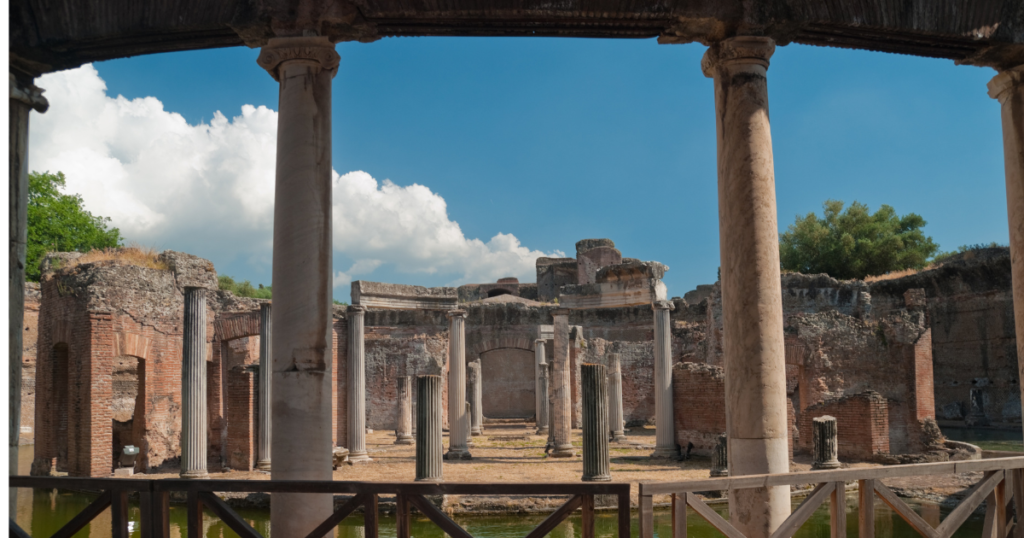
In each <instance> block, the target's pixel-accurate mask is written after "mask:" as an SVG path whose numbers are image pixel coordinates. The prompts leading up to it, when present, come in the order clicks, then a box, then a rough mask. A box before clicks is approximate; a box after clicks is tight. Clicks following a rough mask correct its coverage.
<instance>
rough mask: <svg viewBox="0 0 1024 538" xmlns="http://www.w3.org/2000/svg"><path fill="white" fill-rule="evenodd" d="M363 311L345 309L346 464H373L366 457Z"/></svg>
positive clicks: (351, 308) (359, 309) (351, 307)
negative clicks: (346, 376)
mask: <svg viewBox="0 0 1024 538" xmlns="http://www.w3.org/2000/svg"><path fill="white" fill-rule="evenodd" d="M365 317H366V309H365V308H363V307H362V306H358V305H352V306H350V307H348V461H350V462H352V463H366V462H368V461H373V460H371V459H370V456H368V455H367V453H366V347H365V343H364V340H363V339H364V330H363V329H364V328H363V324H364V320H365Z"/></svg>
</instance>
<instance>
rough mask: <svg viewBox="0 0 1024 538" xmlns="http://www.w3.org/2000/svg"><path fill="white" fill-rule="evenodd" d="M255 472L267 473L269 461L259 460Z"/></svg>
mask: <svg viewBox="0 0 1024 538" xmlns="http://www.w3.org/2000/svg"><path fill="white" fill-rule="evenodd" d="M256 470H257V471H269V470H270V460H261V461H258V462H256Z"/></svg>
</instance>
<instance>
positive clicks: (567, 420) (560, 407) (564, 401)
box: [548, 308, 576, 458]
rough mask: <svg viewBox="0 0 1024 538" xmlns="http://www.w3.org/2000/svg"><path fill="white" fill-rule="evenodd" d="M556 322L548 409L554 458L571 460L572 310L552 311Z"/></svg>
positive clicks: (560, 309)
mask: <svg viewBox="0 0 1024 538" xmlns="http://www.w3.org/2000/svg"><path fill="white" fill-rule="evenodd" d="M551 316H552V317H553V318H554V320H555V349H554V354H553V355H554V356H553V357H552V358H551V363H552V368H551V381H550V382H551V387H550V390H551V407H550V409H548V412H549V415H548V419H549V424H550V432H551V438H552V445H553V446H552V449H551V452H549V453H548V454H549V455H550V456H551V457H553V458H571V457H573V456H575V455H576V451H575V450H573V448H572V422H571V420H572V402H571V397H572V391H571V387H570V386H569V379H570V378H569V376H570V372H569V310H568V309H566V308H559V309H556V310H553V311H552V312H551Z"/></svg>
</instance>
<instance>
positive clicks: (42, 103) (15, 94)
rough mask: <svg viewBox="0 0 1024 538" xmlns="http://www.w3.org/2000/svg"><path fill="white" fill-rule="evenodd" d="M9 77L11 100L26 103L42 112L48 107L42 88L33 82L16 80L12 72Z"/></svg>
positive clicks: (48, 103)
mask: <svg viewBox="0 0 1024 538" xmlns="http://www.w3.org/2000/svg"><path fill="white" fill-rule="evenodd" d="M10 77H11V100H12V101H18V102H20V103H24V104H26V105H28V106H29V107H30V108H32V109H33V110H35V111H36V112H39V113H43V112H46V109H48V108H50V102H49V101H47V100H46V98H45V97H43V90H42V89H40V88H38V87H37V86H35V85H34V84H22V83H21V82H18V79H17V77H15V76H14V73H11V74H10Z"/></svg>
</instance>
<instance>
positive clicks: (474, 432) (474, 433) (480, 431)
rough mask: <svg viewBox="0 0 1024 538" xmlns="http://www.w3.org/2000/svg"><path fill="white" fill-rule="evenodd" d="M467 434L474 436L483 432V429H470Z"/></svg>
mask: <svg viewBox="0 0 1024 538" xmlns="http://www.w3.org/2000/svg"><path fill="white" fill-rule="evenodd" d="M469 434H470V435H472V436H474V437H478V436H481V435H483V434H484V430H483V429H482V428H477V429H474V430H470V432H469Z"/></svg>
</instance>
